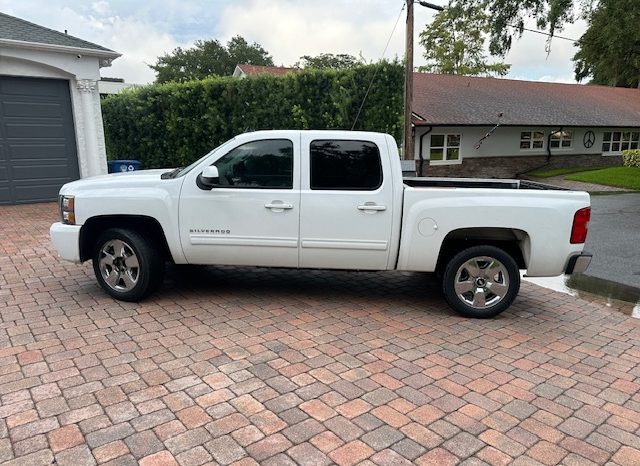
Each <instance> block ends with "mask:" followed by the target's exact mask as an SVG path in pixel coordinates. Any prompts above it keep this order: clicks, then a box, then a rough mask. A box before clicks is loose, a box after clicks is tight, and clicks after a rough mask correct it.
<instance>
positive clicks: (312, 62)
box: [294, 53, 363, 69]
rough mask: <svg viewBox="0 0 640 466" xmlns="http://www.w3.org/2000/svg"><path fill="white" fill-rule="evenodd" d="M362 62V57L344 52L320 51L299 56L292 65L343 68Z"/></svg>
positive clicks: (298, 66)
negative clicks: (297, 60)
mask: <svg viewBox="0 0 640 466" xmlns="http://www.w3.org/2000/svg"><path fill="white" fill-rule="evenodd" d="M362 64H363V61H362V59H359V58H356V57H354V56H353V55H349V54H346V53H340V54H337V55H336V54H333V53H321V54H320V55H316V56H315V57H312V56H310V55H303V56H302V57H300V61H299V62H297V63H296V64H295V65H294V66H295V67H297V68H317V69H345V68H352V67H354V66H357V65H362Z"/></svg>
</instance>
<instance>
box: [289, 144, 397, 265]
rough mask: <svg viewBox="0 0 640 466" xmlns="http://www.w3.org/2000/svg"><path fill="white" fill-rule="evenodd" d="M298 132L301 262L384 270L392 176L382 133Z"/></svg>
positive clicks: (389, 232) (391, 206)
mask: <svg viewBox="0 0 640 466" xmlns="http://www.w3.org/2000/svg"><path fill="white" fill-rule="evenodd" d="M330 134H331V133H327V136H326V137H325V136H324V135H322V136H318V135H317V134H316V135H315V136H313V135H312V134H310V133H304V132H303V133H302V138H301V151H302V152H301V161H302V173H303V176H302V186H301V200H300V202H301V206H300V212H301V215H300V267H312V268H341V269H362V270H384V269H386V268H387V262H388V259H389V250H390V238H391V228H392V220H393V216H392V213H393V207H394V206H393V180H391V179H385V175H387V176H388V174H390V173H391V167H390V161H389V159H388V157H386V156H385V157H381V154H385V155H386V154H387V149H386V140H385V139H384V136H382V135H368V137H367V138H363V135H362V134H360V135H359V134H358V133H353V138H352V139H350V138H346V137H345V135H344V133H342V135H341V136H340V137H339V138H332V137H330V136H329V135H330Z"/></svg>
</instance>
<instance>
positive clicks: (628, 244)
mask: <svg viewBox="0 0 640 466" xmlns="http://www.w3.org/2000/svg"><path fill="white" fill-rule="evenodd" d="M591 203H592V206H593V207H592V208H593V211H592V216H591V225H590V229H589V236H588V238H587V247H586V249H587V250H589V251H591V252H593V253H594V258H593V261H592V262H591V266H590V267H589V270H588V271H587V275H590V276H593V277H597V278H604V279H606V280H611V281H615V282H618V283H622V284H625V285H628V286H634V287H637V288H640V193H638V194H615V195H613V194H612V195H606V196H591Z"/></svg>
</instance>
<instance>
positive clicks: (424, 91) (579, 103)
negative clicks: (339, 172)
mask: <svg viewBox="0 0 640 466" xmlns="http://www.w3.org/2000/svg"><path fill="white" fill-rule="evenodd" d="M413 76H414V78H413V79H414V80H413V109H412V110H413V113H414V119H413V121H414V124H416V125H418V126H430V125H437V126H445V125H495V124H496V123H498V115H499V114H500V113H502V117H501V118H500V123H501V124H502V125H511V126H585V127H587V126H588V127H598V126H600V127H640V89H625V88H620V87H606V86H591V85H581V84H557V83H544V82H533V81H517V80H510V79H498V78H479V77H469V76H459V75H442V74H429V73H414V75H413Z"/></svg>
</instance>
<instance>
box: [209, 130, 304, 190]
mask: <svg viewBox="0 0 640 466" xmlns="http://www.w3.org/2000/svg"><path fill="white" fill-rule="evenodd" d="M215 166H216V167H217V168H218V173H219V174H220V184H219V186H220V187H222V188H224V187H229V188H232V187H233V188H263V189H292V188H293V143H292V142H291V141H289V140H288V139H265V140H262V141H251V142H248V143H246V144H243V145H241V146H238V147H236V148H235V149H233V150H232V151H231V152H229V153H228V154H226V155H224V156H223V157H222V158H221V159H220V160H218V161H217V162H216V163H215Z"/></svg>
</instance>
